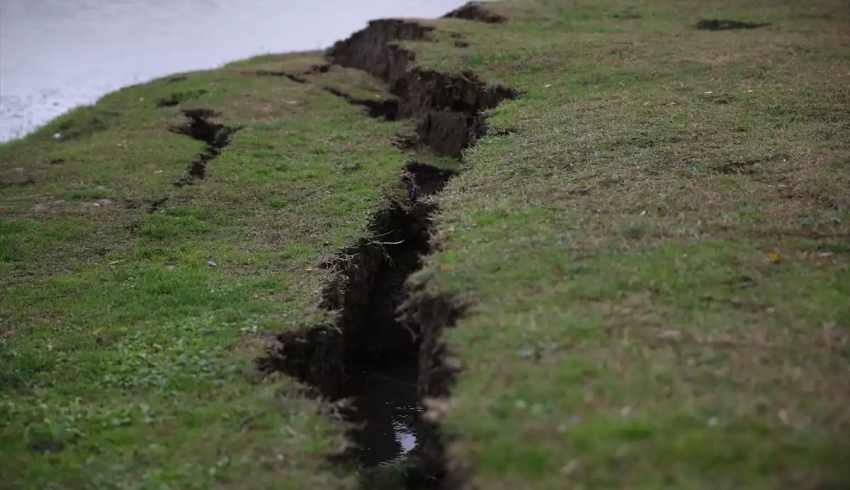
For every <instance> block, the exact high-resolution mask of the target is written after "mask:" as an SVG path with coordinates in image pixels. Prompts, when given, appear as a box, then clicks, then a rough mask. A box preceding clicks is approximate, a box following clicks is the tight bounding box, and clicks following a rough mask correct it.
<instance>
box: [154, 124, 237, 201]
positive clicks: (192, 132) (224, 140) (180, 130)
mask: <svg viewBox="0 0 850 490" xmlns="http://www.w3.org/2000/svg"><path fill="white" fill-rule="evenodd" d="M183 115H184V116H185V117H186V122H185V123H184V124H181V125H178V126H171V127H170V128H169V129H170V131H172V132H174V133H177V134H182V135H185V136H188V137H190V138H193V139H196V140H198V141H203V142H204V143H206V144H207V148H206V149H205V150H204V151H203V152H201V153H200V154H198V155H197V156H196V157H195V158H194V159H193V160H192V162H191V163H190V164H189V169H188V171H187V173H186V175H184V176H183V177H181V178H180V179H179V180H177V181H176V182H174V185H175V186H177V187H184V186H187V185H191V184H192V183H194V182H195V181H197V180H203V179H205V178H206V176H207V166H208V164H209V162H210V161H212V160H214V159H215V158H217V157H218V156H219V155H220V154H221V151H222V149H224V148H225V147H226V146H227V145H229V144H230V141H231V138H232V137H233V134H234V133H236V131H238V130H239V129H240V128H233V127H229V126H225V125H223V124H218V123H215V122H213V121H212V119H214V118H216V117H217V116H218V115H219V114H218V113H216V112H215V111H212V110H210V109H191V110H185V111H183Z"/></svg>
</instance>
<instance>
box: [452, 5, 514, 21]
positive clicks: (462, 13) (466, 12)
mask: <svg viewBox="0 0 850 490" xmlns="http://www.w3.org/2000/svg"><path fill="white" fill-rule="evenodd" d="M444 18H446V19H465V20H473V21H477V22H486V23H488V24H499V23H502V22H505V21H506V20H508V19H507V18H505V17H503V16H501V15H499V14H496V13H493V12H490V11H489V10H487V9H486V8H485V7H484V6H483V5H481V4H480V3H479V2H470V3H467V4H466V5H464V6H463V7H460V8H458V9H457V10H452V11H451V12H449V13H448V14H446V15H445V16H444Z"/></svg>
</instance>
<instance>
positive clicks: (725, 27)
mask: <svg viewBox="0 0 850 490" xmlns="http://www.w3.org/2000/svg"><path fill="white" fill-rule="evenodd" d="M769 25H770V24H757V23H752V22H741V21H737V20H728V19H703V20H701V21H699V22H697V29H699V30H701V31H730V30H734V29H758V28H759V27H766V26H769Z"/></svg>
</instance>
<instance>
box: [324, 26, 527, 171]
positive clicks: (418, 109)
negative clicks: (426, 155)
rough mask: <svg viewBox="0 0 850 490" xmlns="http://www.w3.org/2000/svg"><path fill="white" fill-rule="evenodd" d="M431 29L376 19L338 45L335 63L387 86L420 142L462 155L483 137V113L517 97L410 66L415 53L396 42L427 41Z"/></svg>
mask: <svg viewBox="0 0 850 490" xmlns="http://www.w3.org/2000/svg"><path fill="white" fill-rule="evenodd" d="M430 31H431V29H430V28H425V27H422V26H419V25H418V24H416V23H413V22H407V21H399V20H379V21H374V22H372V23H370V24H369V27H368V28H366V29H365V30H363V31H360V32H358V33H355V34H354V35H353V36H352V37H351V38H349V39H347V40H345V41H341V42H338V43H336V45H334V47H333V48H332V49H331V50H330V51H329V53H328V56H329V58H330V59H332V60H333V61H334V62H335V63H337V64H340V65H342V66H346V67H350V68H358V69H361V70H365V71H367V72H369V73H372V74H373V75H375V76H377V77H379V78H381V79H383V80H384V81H386V82H387V83H389V85H390V92H391V93H393V94H394V95H395V96H397V97H398V99H399V109H398V115H399V117H415V118H417V119H418V123H417V133H418V135H419V142H420V143H421V144H423V145H425V146H428V147H431V148H432V149H433V150H434V151H435V152H437V153H438V154H442V155H450V156H454V157H458V158H459V157H460V156H461V153H462V152H463V150H464V149H465V148H468V147H469V146H471V145H472V144H474V143H475V141H476V140H477V139H478V138H479V137H480V136H481V135H482V134H483V133H484V128H485V125H484V117H483V115H482V114H481V113H482V111H484V110H487V109H491V108H493V107H496V106H497V105H498V104H499V103H500V102H501V101H503V100H505V99H513V98H515V97H516V96H517V93H516V91H515V90H513V89H510V88H507V87H502V86H498V85H495V86H494V85H488V84H485V83H484V82H483V81H481V80H480V79H479V78H478V77H477V76H476V75H475V74H474V73H471V72H466V73H463V74H460V75H449V74H445V73H440V72H436V71H432V70H422V69H419V68H416V67H413V63H412V62H413V58H414V57H413V54H412V53H411V52H409V51H406V50H404V49H402V48H399V47H398V46H397V45H395V44H393V43H395V42H398V41H405V40H407V41H409V40H426V39H427V38H428V35H429V33H430Z"/></svg>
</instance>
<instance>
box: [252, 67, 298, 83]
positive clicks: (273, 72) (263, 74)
mask: <svg viewBox="0 0 850 490" xmlns="http://www.w3.org/2000/svg"><path fill="white" fill-rule="evenodd" d="M254 74H255V75H257V76H260V77H283V78H288V79H290V80H292V81H293V82H295V83H307V79H306V78H304V77H302V76H300V75H296V74H294V73H289V72H285V71H277V70H257V71H256V72H254Z"/></svg>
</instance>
